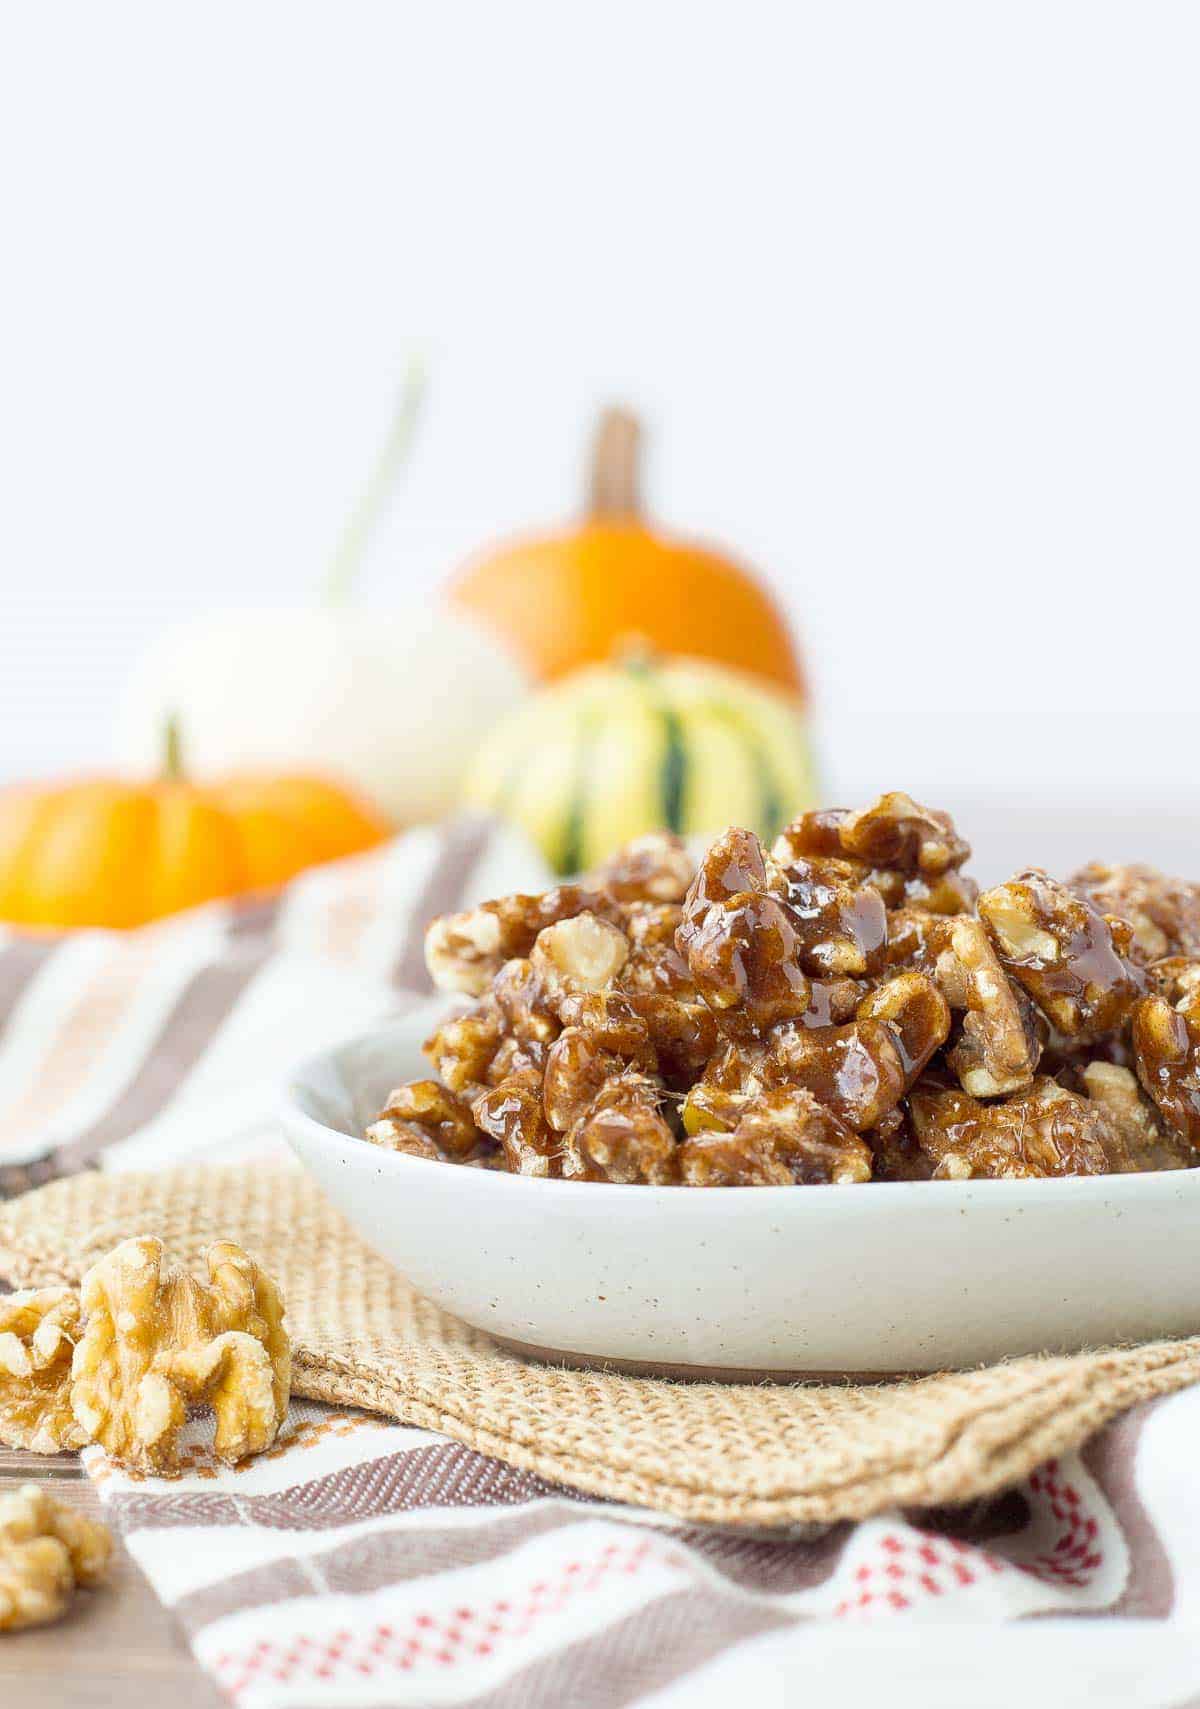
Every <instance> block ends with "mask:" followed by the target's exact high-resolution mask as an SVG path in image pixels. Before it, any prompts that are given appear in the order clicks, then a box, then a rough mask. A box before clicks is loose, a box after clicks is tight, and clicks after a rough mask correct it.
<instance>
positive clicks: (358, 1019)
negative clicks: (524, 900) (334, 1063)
mask: <svg viewBox="0 0 1200 1709" xmlns="http://www.w3.org/2000/svg"><path fill="white" fill-rule="evenodd" d="M548 882H549V877H548V874H547V872H546V869H545V867H544V865H543V864H542V861H541V859H540V857H539V856H538V855H536V854H535V853H534V852H533V850H532V849H531V848H530V847H529V845H528V844H527V843H526V842H525V841H524V840H523V839H522V838H521V837H519V836H518V835H517V834H516V833H515V832H513V831H511V830H509V829H507V828H505V827H502V826H500V825H499V824H498V823H497V822H496V821H493V820H488V819H484V818H479V817H474V816H472V817H466V818H461V819H457V820H454V821H452V822H450V823H449V824H446V825H444V826H437V827H425V828H422V829H419V830H415V831H411V832H409V833H408V834H407V835H404V836H400V837H397V838H396V839H395V840H394V841H393V842H391V843H389V844H387V845H386V846H385V847H384V848H382V849H378V850H373V851H372V852H371V853H369V854H366V855H362V856H359V857H357V858H355V859H353V860H345V861H338V862H336V863H334V864H332V865H330V866H323V867H316V868H314V869H312V870H311V871H309V872H307V873H305V874H304V875H303V876H302V877H300V878H298V879H297V880H295V882H294V883H292V884H291V885H289V886H288V887H287V888H286V889H285V890H284V891H282V892H281V893H280V894H278V895H276V896H272V897H269V898H265V899H255V900H252V901H250V902H246V903H240V904H239V903H214V904H212V905H209V906H207V907H203V908H197V909H194V910H192V911H191V912H189V913H186V914H180V915H176V916H174V917H172V918H170V919H167V920H162V921H159V922H157V923H156V924H154V925H151V926H147V927H145V928H143V929H142V930H140V931H136V932H108V931H84V932H74V933H71V934H68V935H61V934H59V935H50V934H46V935H42V936H30V935H27V934H26V935H22V934H17V933H11V934H8V935H7V936H6V937H5V938H4V939H3V940H2V941H0V1197H11V1196H12V1195H13V1194H14V1193H19V1192H23V1191H24V1190H25V1189H26V1188H28V1187H30V1186H35V1185H39V1184H40V1183H42V1182H44V1181H48V1180H53V1179H55V1178H56V1177H58V1176H60V1175H64V1174H70V1173H72V1172H73V1171H75V1170H77V1169H83V1168H88V1167H97V1166H98V1167H100V1168H104V1169H121V1168H137V1169H147V1168H157V1167H160V1166H162V1165H165V1164H167V1163H175V1162H180V1161H186V1160H189V1159H193V1158H201V1157H203V1158H204V1159H206V1160H207V1159H214V1160H216V1159H230V1158H240V1157H244V1156H251V1155H262V1154H264V1153H272V1152H274V1151H275V1150H276V1149H278V1150H279V1152H280V1154H282V1147H281V1146H280V1144H279V1141H278V1140H277V1138H276V1134H275V1130H274V1124H273V1121H272V1109H273V1101H274V1098H275V1095H276V1092H277V1089H278V1086H279V1083H280V1081H281V1079H282V1077H283V1075H284V1074H285V1073H286V1071H287V1069H288V1068H289V1066H291V1064H293V1063H294V1062H295V1061H297V1060H298V1059H299V1058H300V1057H302V1056H304V1055H306V1054H309V1053H311V1052H316V1051H319V1050H322V1049H324V1048H326V1047H327V1046H328V1045H330V1044H333V1043H335V1042H336V1041H337V1040H339V1039H341V1038H344V1037H346V1036H348V1035H349V1034H351V1033H353V1032H356V1031H358V1030H360V1029H363V1028H367V1027H371V1026H373V1025H375V1024H377V1023H378V1022H379V1021H381V1020H385V1019H387V1018H388V1016H390V1015H393V1014H395V1013H397V1012H398V1011H399V1010H400V1009H402V1008H403V1007H405V1006H406V1005H407V1004H410V1003H412V1002H413V1001H415V1000H416V998H417V997H418V996H423V995H426V994H427V993H428V991H429V985H428V981H427V977H426V974H425V964H424V959H423V956H422V939H423V935H424V929H425V926H426V924H427V923H428V921H429V920H430V919H431V918H432V917H433V915H435V914H438V913H441V912H443V911H444V910H447V909H452V908H458V907H465V906H466V905H467V904H468V903H470V902H474V901H480V900H483V899H484V898H485V897H487V896H489V895H500V894H504V893H505V892H507V891H512V890H529V889H532V890H540V889H542V888H544V887H545V885H546V884H547V883H548Z"/></svg>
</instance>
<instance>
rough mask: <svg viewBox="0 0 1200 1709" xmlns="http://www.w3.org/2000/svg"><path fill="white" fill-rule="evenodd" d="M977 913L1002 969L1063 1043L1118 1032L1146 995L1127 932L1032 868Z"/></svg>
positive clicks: (989, 896) (989, 894)
mask: <svg viewBox="0 0 1200 1709" xmlns="http://www.w3.org/2000/svg"><path fill="white" fill-rule="evenodd" d="M979 914H980V917H981V919H982V920H983V923H984V925H985V926H986V928H987V932H988V936H989V937H990V938H991V940H992V943H993V944H994V945H995V947H996V953H997V955H998V956H999V957H1000V960H1001V962H1002V963H1003V965H1004V967H1005V970H1006V971H1007V972H1009V973H1011V975H1012V976H1013V978H1014V979H1015V980H1016V981H1017V983H1018V984H1019V985H1021V986H1023V987H1024V989H1025V990H1026V991H1027V992H1028V993H1029V995H1030V996H1031V997H1032V998H1033V1000H1034V1002H1035V1003H1036V1004H1037V1006H1038V1008H1039V1009H1041V1011H1042V1012H1043V1014H1045V1015H1046V1016H1047V1017H1048V1018H1049V1019H1050V1020H1051V1021H1052V1022H1053V1023H1054V1026H1055V1027H1056V1028H1057V1029H1058V1031H1059V1032H1060V1033H1062V1034H1063V1036H1064V1037H1065V1038H1068V1039H1078V1040H1089V1039H1097V1038H1100V1037H1102V1036H1103V1035H1104V1034H1105V1033H1109V1032H1115V1031H1116V1030H1117V1029H1118V1028H1119V1027H1120V1026H1121V1025H1122V1024H1123V1023H1124V1021H1125V1020H1126V1019H1127V1018H1128V1016H1129V1012H1130V1010H1131V1009H1132V1008H1133V1005H1134V1003H1135V1002H1136V1001H1137V1000H1138V998H1139V997H1140V996H1141V995H1142V994H1143V992H1144V990H1145V988H1146V979H1145V975H1144V974H1143V973H1142V971H1141V969H1140V968H1138V967H1137V966H1135V964H1134V963H1133V962H1132V961H1130V960H1129V955H1128V951H1129V945H1130V941H1131V939H1132V935H1133V933H1132V927H1130V926H1128V925H1127V924H1126V923H1125V921H1124V920H1118V919H1116V918H1115V917H1113V916H1110V915H1104V914H1101V913H1098V912H1097V910H1096V909H1095V908H1093V907H1092V905H1091V903H1090V902H1085V901H1084V900H1082V898H1080V897H1078V896H1075V895H1073V894H1072V892H1071V891H1069V890H1068V889H1067V888H1066V887H1065V885H1062V884H1058V883H1056V881H1055V880H1054V879H1052V878H1049V877H1048V876H1047V875H1046V874H1045V873H1044V872H1041V871H1040V870H1038V869H1037V868H1036V867H1030V868H1028V869H1027V870H1026V871H1024V872H1020V873H1018V874H1017V876H1016V877H1015V878H1013V879H1010V880H1009V882H1008V883H1007V884H1000V885H997V886H996V888H995V889H994V890H988V891H985V893H984V894H983V895H982V896H981V897H980V898H979Z"/></svg>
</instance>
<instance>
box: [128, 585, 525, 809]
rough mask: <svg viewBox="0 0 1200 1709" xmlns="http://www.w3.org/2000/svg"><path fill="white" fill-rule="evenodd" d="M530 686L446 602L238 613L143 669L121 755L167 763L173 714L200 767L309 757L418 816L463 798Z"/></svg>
mask: <svg viewBox="0 0 1200 1709" xmlns="http://www.w3.org/2000/svg"><path fill="white" fill-rule="evenodd" d="M525 686H526V685H525V681H524V678H523V677H522V674H521V672H520V670H519V669H518V668H517V666H516V665H515V663H514V662H513V661H512V660H511V659H510V658H509V657H508V655H507V654H506V653H504V652H503V651H502V650H501V648H500V647H499V645H498V644H497V642H496V641H495V640H494V639H493V638H492V637H491V636H488V635H485V634H484V633H483V632H482V631H481V630H479V629H476V628H475V627H474V626H473V625H472V624H471V622H470V621H469V620H468V619H466V618H464V617H462V616H459V615H456V614H451V613H449V612H446V611H442V610H438V609H428V610H424V609H422V610H418V611H417V612H416V613H404V614H400V613H388V612H385V611H371V610H367V609H359V608H357V607H347V606H337V607H332V608H330V607H325V608H320V607H313V608H309V609H305V610H295V611H288V610H279V611H237V612H230V613H228V614H227V615H224V616H217V617H212V618H208V619H204V620H202V621H200V622H197V623H193V624H189V625H188V627H187V628H186V629H181V630H178V631H175V632H173V633H172V634H169V635H168V636H166V637H165V638H164V639H163V640H162V641H161V642H160V643H159V645H158V646H156V647H155V648H153V649H152V650H151V651H150V652H149V653H148V654H147V655H146V657H145V658H144V659H143V661H142V662H141V664H140V665H139V666H138V667H137V668H136V669H135V671H134V673H133V676H132V678H131V680H130V681H129V683H128V685H127V688H126V691H125V694H124V697H123V701H122V705H121V707H120V711H119V714H118V721H117V739H116V747H117V753H116V758H117V760H118V761H119V762H120V763H121V764H122V765H124V766H128V767H131V768H133V769H134V770H145V771H155V770H158V769H160V768H161V764H162V751H163V732H164V730H165V728H166V725H167V720H168V719H169V718H170V717H174V718H176V719H177V721H178V726H179V734H180V741H181V745H182V753H183V759H184V763H185V765H186V767H187V770H188V773H189V775H192V776H195V777H198V778H201V779H203V778H204V777H206V776H208V775H210V774H215V773H224V772H229V771H231V770H236V769H239V768H241V767H246V766H267V767H288V766H296V765H302V766H303V767H304V769H305V770H306V771H314V770H319V771H322V772H326V773H328V774H329V775H330V776H333V777H339V778H342V779H344V780H346V781H347V782H349V783H352V784H355V785H357V786H358V788H360V789H361V790H363V791H364V792H365V793H366V794H367V795H368V796H370V797H371V798H373V799H374V801H375V802H376V803H377V804H378V805H379V806H380V807H382V808H383V810H384V811H385V812H386V813H389V814H390V815H392V817H393V818H394V819H395V820H396V821H397V822H398V823H401V824H412V823H413V822H415V821H417V820H421V819H434V818H437V817H439V816H440V815H441V814H443V813H445V812H447V811H448V810H449V809H450V808H451V807H452V806H453V805H454V802H455V800H456V798H457V796H458V792H459V785H460V782H461V779H462V775H463V772H464V770H465V768H466V764H467V762H468V760H470V759H471V758H472V757H473V755H474V753H475V750H476V749H477V748H478V746H479V744H480V742H481V741H482V740H483V738H484V736H485V735H486V734H487V733H488V731H489V730H490V729H491V728H492V726H493V725H494V724H495V723H496V721H497V719H498V718H499V717H500V716H501V715H503V714H504V713H505V712H507V711H508V710H509V708H510V707H511V706H512V705H513V703H514V701H515V700H516V699H517V698H518V697H519V696H520V694H521V693H522V692H523V690H524V688H525Z"/></svg>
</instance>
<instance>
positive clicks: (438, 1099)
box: [367, 1080, 483, 1163]
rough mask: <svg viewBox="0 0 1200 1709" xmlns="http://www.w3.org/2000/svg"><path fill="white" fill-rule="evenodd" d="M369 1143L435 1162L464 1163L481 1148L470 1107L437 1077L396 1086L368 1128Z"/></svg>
mask: <svg viewBox="0 0 1200 1709" xmlns="http://www.w3.org/2000/svg"><path fill="white" fill-rule="evenodd" d="M367 1138H368V1139H369V1140H370V1142H371V1144H372V1145H381V1146H383V1147H384V1148H385V1149H386V1150H388V1151H403V1152H405V1153H407V1154H408V1155H409V1156H411V1157H428V1158H431V1159H433V1160H434V1161H435V1162H437V1161H444V1160H449V1161H450V1162H452V1163H465V1162H466V1161H467V1160H468V1159H469V1158H472V1157H475V1156H478V1154H479V1152H480V1151H481V1149H483V1136H482V1135H481V1134H480V1132H479V1129H478V1128H477V1127H476V1126H475V1118H474V1117H473V1116H472V1114H471V1107H470V1105H469V1104H465V1103H464V1102H463V1101H462V1099H461V1098H459V1097H456V1096H455V1094H454V1093H453V1092H450V1091H447V1089H446V1087H445V1086H443V1085H441V1084H440V1083H439V1082H438V1081H437V1080H413V1081H411V1082H410V1083H409V1085H407V1086H397V1087H396V1089H395V1091H394V1092H390V1093H389V1094H388V1101H387V1103H386V1104H385V1105H384V1107H383V1109H382V1110H380V1112H379V1114H378V1116H377V1117H376V1118H375V1120H374V1122H372V1124H371V1126H370V1127H369V1128H368V1129H367Z"/></svg>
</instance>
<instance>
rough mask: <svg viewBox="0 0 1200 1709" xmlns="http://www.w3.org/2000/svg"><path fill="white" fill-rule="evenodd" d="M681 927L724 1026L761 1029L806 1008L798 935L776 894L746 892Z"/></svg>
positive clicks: (700, 983)
mask: <svg viewBox="0 0 1200 1709" xmlns="http://www.w3.org/2000/svg"><path fill="white" fill-rule="evenodd" d="M680 930H681V937H682V936H683V934H684V933H686V937H685V938H683V941H684V942H685V943H686V953H687V958H688V967H689V969H690V971H691V975H692V979H693V980H694V982H695V985H696V989H697V990H698V991H699V993H700V995H701V997H702V998H703V999H704V1001H705V1002H706V1003H707V1004H708V1006H709V1008H710V1009H712V1010H713V1012H714V1013H715V1014H718V1015H720V1016H721V1018H722V1020H723V1021H724V1023H725V1024H726V1026H729V1027H731V1028H736V1029H738V1030H741V1031H745V1032H747V1033H749V1034H750V1035H755V1034H761V1033H763V1032H766V1031H767V1029H768V1028H770V1027H773V1026H774V1025H775V1024H776V1023H777V1022H778V1021H781V1020H786V1019H787V1018H788V1017H790V1016H799V1015H802V1014H803V1013H804V1011H805V1010H806V1009H807V1008H808V1002H809V982H808V979H807V978H806V976H805V975H804V973H803V972H802V971H801V968H800V962H799V948H800V940H799V936H798V934H797V932H796V929H795V926H794V924H793V921H792V916H791V913H790V910H789V909H787V908H786V907H785V906H784V904H783V903H781V902H779V901H777V900H776V899H775V897H774V896H764V895H754V894H750V893H747V894H746V895H745V896H743V897H741V898H735V899H734V900H733V901H731V902H727V903H725V904H723V905H722V906H721V907H714V908H710V909H708V910H707V912H706V914H705V916H704V918H703V919H702V920H701V922H700V924H699V926H698V927H696V928H695V930H692V929H691V928H690V927H681V928H680Z"/></svg>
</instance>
